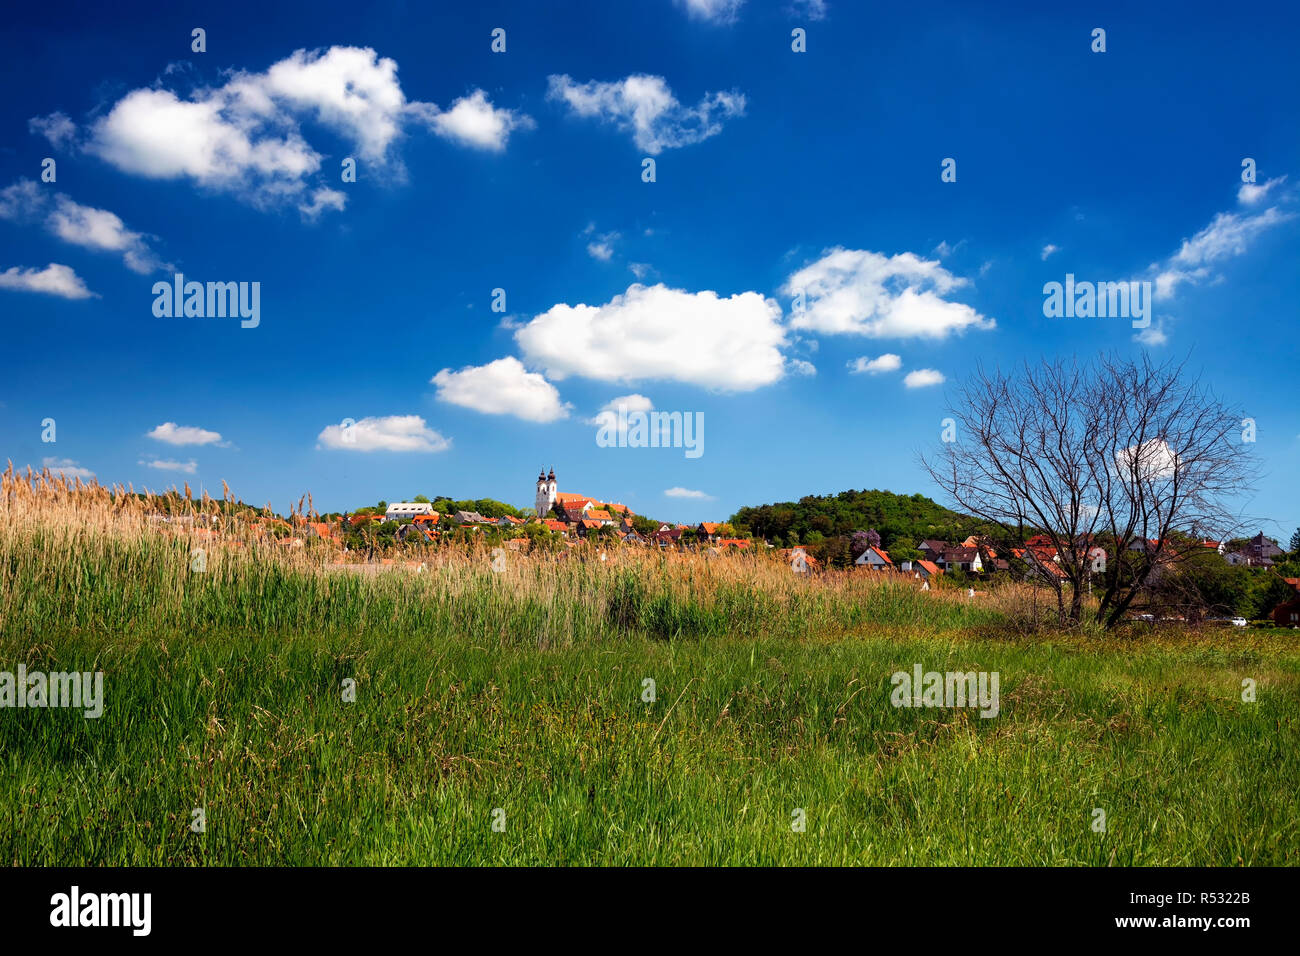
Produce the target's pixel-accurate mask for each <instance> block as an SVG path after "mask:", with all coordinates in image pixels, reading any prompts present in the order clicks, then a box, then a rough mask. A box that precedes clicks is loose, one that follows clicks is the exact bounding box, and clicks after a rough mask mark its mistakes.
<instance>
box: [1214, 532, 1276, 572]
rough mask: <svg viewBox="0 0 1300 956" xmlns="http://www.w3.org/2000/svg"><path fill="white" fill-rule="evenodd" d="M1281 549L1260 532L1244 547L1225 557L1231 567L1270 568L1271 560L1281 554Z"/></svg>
mask: <svg viewBox="0 0 1300 956" xmlns="http://www.w3.org/2000/svg"><path fill="white" fill-rule="evenodd" d="M1283 553H1284V552H1283V551H1282V549H1281V548H1279V547H1278V546H1277V545H1276V544H1274V543H1273V542H1272V541H1270V540H1269V539H1268V538H1266V537H1264V532H1262V531H1261V532H1260V533H1259V534H1257V535H1255V537H1253V538H1251V539H1250V540H1249V541H1247V542H1246V544H1245V546H1244V547H1242V548H1240V549H1239V550H1237V551H1234V552H1232V553H1231V554H1229V555H1227V556H1226V557H1227V561H1228V563H1229V564H1231V565H1245V566H1246V567H1250V568H1271V567H1272V566H1273V559H1274V558H1276V557H1277V556H1278V555H1280V554H1283Z"/></svg>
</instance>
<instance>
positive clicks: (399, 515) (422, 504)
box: [384, 501, 434, 521]
mask: <svg viewBox="0 0 1300 956" xmlns="http://www.w3.org/2000/svg"><path fill="white" fill-rule="evenodd" d="M433 513H434V511H433V505H431V504H429V503H428V502H427V501H395V502H393V503H392V504H391V505H389V506H388V510H387V511H385V512H384V520H385V521H400V520H401V519H403V518H414V517H415V516H416V515H431V514H433Z"/></svg>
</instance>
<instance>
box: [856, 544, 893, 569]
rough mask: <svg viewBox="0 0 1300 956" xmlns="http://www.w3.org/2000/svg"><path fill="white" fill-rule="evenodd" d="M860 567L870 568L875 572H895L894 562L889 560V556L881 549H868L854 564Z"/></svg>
mask: <svg viewBox="0 0 1300 956" xmlns="http://www.w3.org/2000/svg"><path fill="white" fill-rule="evenodd" d="M853 563H854V564H856V565H858V566H859V567H863V568H870V569H871V570H873V571H889V570H893V567H894V562H893V561H891V560H889V555H888V553H886V552H885V551H883V550H881V549H880V548H867V550H865V551H863V552H862V553H861V554H860V555H858V559H857V560H856V561H854V562H853Z"/></svg>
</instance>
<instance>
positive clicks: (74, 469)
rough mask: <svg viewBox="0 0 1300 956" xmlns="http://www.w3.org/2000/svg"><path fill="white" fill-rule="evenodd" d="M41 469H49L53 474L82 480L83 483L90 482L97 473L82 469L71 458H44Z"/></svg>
mask: <svg viewBox="0 0 1300 956" xmlns="http://www.w3.org/2000/svg"><path fill="white" fill-rule="evenodd" d="M41 467H42V468H43V469H44V468H48V469H49V470H50V473H51V474H54V475H63V476H64V477H65V478H80V479H81V480H82V481H90V479H92V478H94V477H95V473H94V472H93V471H91V470H90V469H89V468H82V467H81V466H80V465H78V464H77V463H76V462H75V461H73V460H72V459H71V458H42V459H41Z"/></svg>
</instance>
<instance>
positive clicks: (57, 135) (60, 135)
mask: <svg viewBox="0 0 1300 956" xmlns="http://www.w3.org/2000/svg"><path fill="white" fill-rule="evenodd" d="M27 129H28V130H29V131H31V132H33V133H36V134H37V135H40V136H44V137H45V138H46V139H47V140H49V142H50V145H51V146H53V147H55V148H56V149H66V148H67V147H69V146H71V145H72V143H73V142H74V141H75V140H76V137H77V124H76V123H74V122H72V120H71V118H69V117H68V116H67V115H65V114H63V113H51V114H50V115H49V116H33V117H32V118H31V119H29V120H28V121H27Z"/></svg>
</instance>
